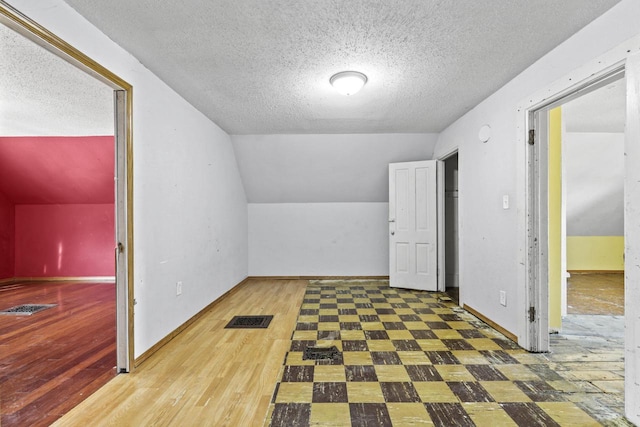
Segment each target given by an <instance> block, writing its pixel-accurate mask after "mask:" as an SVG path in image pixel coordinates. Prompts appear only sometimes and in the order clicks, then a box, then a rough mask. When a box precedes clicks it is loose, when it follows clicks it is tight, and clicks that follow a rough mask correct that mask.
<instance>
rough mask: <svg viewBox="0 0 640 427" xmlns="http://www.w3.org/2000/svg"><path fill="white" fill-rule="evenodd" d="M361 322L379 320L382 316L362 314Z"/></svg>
mask: <svg viewBox="0 0 640 427" xmlns="http://www.w3.org/2000/svg"><path fill="white" fill-rule="evenodd" d="M359 317H360V321H361V322H379V321H380V318H379V317H378V316H377V315H375V314H361V315H360V316H359Z"/></svg>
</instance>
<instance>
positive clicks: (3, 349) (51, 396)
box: [0, 282, 116, 427]
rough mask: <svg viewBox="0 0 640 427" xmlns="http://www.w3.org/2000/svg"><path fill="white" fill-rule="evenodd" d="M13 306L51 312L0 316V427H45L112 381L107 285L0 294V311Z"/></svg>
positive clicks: (111, 300) (110, 290) (12, 289)
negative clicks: (42, 306)
mask: <svg viewBox="0 0 640 427" xmlns="http://www.w3.org/2000/svg"><path fill="white" fill-rule="evenodd" d="M21 304H57V306H56V307H53V308H50V309H47V310H44V311H41V312H38V313H35V314H33V315H31V316H9V315H0V413H1V418H0V424H1V425H2V426H3V427H9V426H27V425H28V426H47V425H50V424H51V423H52V422H54V421H55V420H56V419H58V418H59V417H61V416H62V415H63V414H64V413H66V412H67V411H68V410H70V409H71V408H73V407H74V406H76V405H77V404H78V403H79V402H80V401H82V400H83V399H85V398H86V397H87V396H89V395H90V394H91V393H93V392H94V391H95V390H97V389H99V388H100V387H101V386H103V385H104V384H105V383H106V382H108V381H109V380H110V379H111V378H113V377H114V376H115V364H116V344H115V343H116V329H115V328H116V325H115V285H114V284H113V283H68V282H61V283H46V284H42V283H39V284H17V285H10V286H3V287H0V309H6V308H9V307H12V306H15V305H21Z"/></svg>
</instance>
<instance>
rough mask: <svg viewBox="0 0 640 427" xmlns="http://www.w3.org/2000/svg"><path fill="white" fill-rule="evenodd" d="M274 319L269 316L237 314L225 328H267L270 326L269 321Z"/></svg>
mask: <svg viewBox="0 0 640 427" xmlns="http://www.w3.org/2000/svg"><path fill="white" fill-rule="evenodd" d="M272 319H273V316H272V315H269V316H235V317H234V318H233V319H231V321H230V322H229V323H227V326H225V329H265V328H268V327H269V323H271V320H272Z"/></svg>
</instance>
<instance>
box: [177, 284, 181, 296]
mask: <svg viewBox="0 0 640 427" xmlns="http://www.w3.org/2000/svg"><path fill="white" fill-rule="evenodd" d="M176 295H182V282H178V283H176Z"/></svg>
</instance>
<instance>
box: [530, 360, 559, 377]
mask: <svg viewBox="0 0 640 427" xmlns="http://www.w3.org/2000/svg"><path fill="white" fill-rule="evenodd" d="M527 368H529V369H531V370H532V371H533V372H535V373H536V375H538V376H539V377H540V378H542V379H543V380H545V381H562V380H564V378H563V377H562V376H561V375H560V374H558V373H557V372H556V371H554V370H553V369H551V368H550V367H549V365H544V364H537V365H527Z"/></svg>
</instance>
